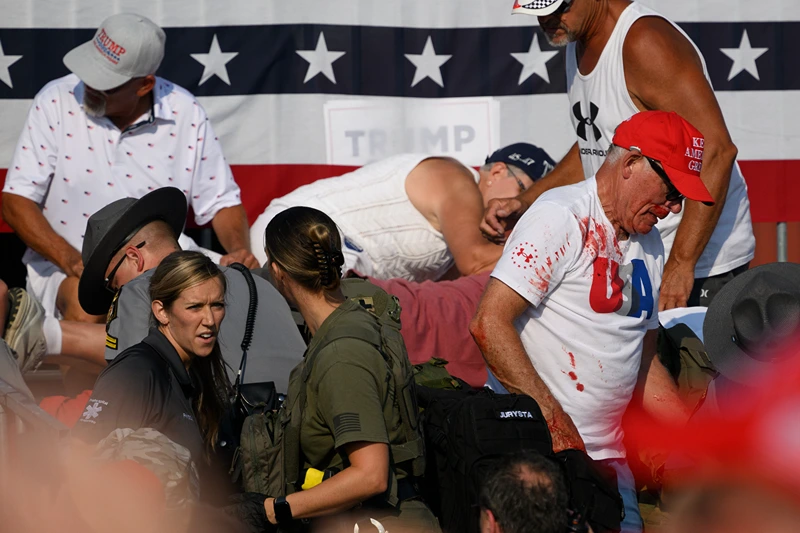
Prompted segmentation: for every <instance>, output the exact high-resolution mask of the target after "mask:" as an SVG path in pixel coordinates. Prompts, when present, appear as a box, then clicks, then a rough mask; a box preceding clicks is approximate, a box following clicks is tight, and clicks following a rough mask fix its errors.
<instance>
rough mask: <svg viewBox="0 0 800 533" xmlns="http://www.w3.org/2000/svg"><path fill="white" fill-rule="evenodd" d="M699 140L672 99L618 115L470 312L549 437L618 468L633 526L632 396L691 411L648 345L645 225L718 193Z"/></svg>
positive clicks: (650, 405) (520, 231) (649, 229)
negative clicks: (593, 160) (605, 143)
mask: <svg viewBox="0 0 800 533" xmlns="http://www.w3.org/2000/svg"><path fill="white" fill-rule="evenodd" d="M695 140H699V141H701V142H702V140H703V136H702V134H701V133H700V132H699V131H697V130H696V129H695V128H694V127H693V126H691V125H690V124H689V123H688V122H686V121H685V120H683V119H682V118H681V117H680V116H679V115H677V114H675V113H666V112H663V111H649V112H645V113H639V114H636V115H634V116H633V117H631V118H630V119H629V120H627V121H625V122H623V123H622V124H620V125H619V127H618V128H617V131H616V134H615V136H614V139H613V142H612V143H613V148H612V149H611V150H610V151H609V155H608V157H607V158H606V161H605V163H603V165H602V166H601V167H600V169H599V170H598V171H597V174H596V175H595V176H594V177H592V178H590V179H588V180H585V181H583V182H582V183H579V184H575V185H569V186H565V187H559V188H556V189H553V190H550V191H548V192H547V193H545V194H543V195H542V196H541V197H540V198H539V199H538V200H537V201H536V202H535V203H534V204H533V205H532V206H531V207H530V209H528V211H527V212H526V213H525V214H524V215H523V216H522V218H520V220H519V222H518V223H517V225H516V227H515V228H514V231H513V232H512V233H511V236H510V237H509V240H508V243H507V244H506V246H505V249H504V251H503V256H502V257H501V258H500V261H498V263H497V266H496V267H495V269H494V271H493V272H492V279H490V280H489V283H488V285H487V287H486V291H485V292H484V294H483V298H482V299H481V303H480V305H479V307H478V312H477V314H476V316H475V318H474V320H473V322H472V324H471V326H470V330H471V332H472V335H473V337H474V338H475V341H476V342H477V343H478V346H479V347H480V349H481V352H482V353H483V356H484V358H485V359H486V362H487V364H488V366H489V369H490V370H491V372H492V374H494V376H496V377H497V379H498V380H499V381H500V383H502V385H503V386H504V387H505V388H506V389H507V390H509V391H511V392H516V393H522V394H527V395H529V396H531V397H532V398H534V399H535V400H536V401H537V402H538V403H539V406H540V407H541V409H542V413H543V414H544V416H545V418H546V419H547V422H548V426H549V428H550V433H551V435H552V437H553V449H554V450H555V451H559V450H562V449H565V448H578V449H584V448H585V450H586V451H587V453H588V454H589V455H590V456H591V457H592V458H593V459H595V460H598V461H604V462H607V463H608V466H611V467H613V468H614V469H615V470H616V471H617V474H618V478H619V489H620V494H621V495H622V497H623V501H624V503H625V511H626V519H625V522H623V531H638V530H641V519H640V518H638V516H639V515H638V508H637V503H636V492H635V487H634V486H633V476H632V475H631V473H630V469H629V468H628V466H627V463H626V462H625V449H624V447H623V444H622V436H623V432H622V427H621V419H622V415H623V413H624V412H625V409H626V407H627V406H628V403H629V402H630V401H631V399H632V398H634V399H635V401H640V402H642V404H643V405H644V407H645V408H646V409H648V411H650V412H651V414H653V415H654V416H660V417H662V418H664V417H666V418H669V419H672V420H675V421H678V422H680V423H685V421H686V420H687V419H688V417H689V413H688V412H686V408H685V407H684V406H683V404H682V403H681V401H680V399H679V397H678V395H677V389H676V388H675V384H674V382H673V381H672V378H671V377H670V375H669V373H668V372H667V371H666V369H665V368H664V367H663V366H662V365H661V363H660V361H659V360H658V358H657V357H655V358H654V355H655V353H656V335H657V328H658V298H659V288H660V286H661V272H662V269H663V268H664V245H663V243H662V242H661V238H660V236H659V233H658V231H653V227H654V226H655V224H656V222H658V221H659V220H661V219H663V218H665V217H666V216H667V215H668V214H669V213H678V212H680V210H681V201H682V200H683V198H684V197H685V198H689V199H692V200H696V201H700V202H704V203H707V204H713V199H712V197H711V195H710V194H709V192H708V190H706V188H705V186H704V185H703V182H702V181H701V180H700V167H701V158H702V155H700V154H696V153H694V152H691V151H687V148H689V147H691V146H692V145H693V142H695ZM698 155H699V157H697V156H698ZM634 391H636V394H634Z"/></svg>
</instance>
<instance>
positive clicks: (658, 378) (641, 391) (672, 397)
mask: <svg viewBox="0 0 800 533" xmlns="http://www.w3.org/2000/svg"><path fill="white" fill-rule="evenodd" d="M657 339H658V330H657V329H651V330H648V332H647V333H646V334H645V336H644V345H643V347H642V365H641V366H640V367H639V377H638V380H637V383H636V390H635V392H634V396H633V403H634V405H637V404H638V405H641V406H642V408H644V410H645V411H646V412H647V413H648V414H650V415H652V416H653V417H655V418H656V419H658V420H660V421H664V422H672V423H676V424H685V423H686V422H687V421H688V420H689V417H690V416H691V414H692V413H691V410H689V408H688V407H687V406H686V405H684V403H683V402H682V401H681V399H680V396H678V387H677V385H675V382H674V381H673V379H672V376H670V374H669V372H668V371H667V369H666V368H664V365H663V364H661V360H660V359H659V358H658V357H657V356H656V349H657Z"/></svg>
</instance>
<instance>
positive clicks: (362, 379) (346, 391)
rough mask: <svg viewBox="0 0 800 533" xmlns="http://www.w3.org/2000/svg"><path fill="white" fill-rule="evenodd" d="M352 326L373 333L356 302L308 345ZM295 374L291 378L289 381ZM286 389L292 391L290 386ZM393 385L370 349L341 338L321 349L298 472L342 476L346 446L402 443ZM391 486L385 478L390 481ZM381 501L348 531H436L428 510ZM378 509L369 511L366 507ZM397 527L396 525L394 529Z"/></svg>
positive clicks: (401, 473)
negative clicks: (371, 526)
mask: <svg viewBox="0 0 800 533" xmlns="http://www.w3.org/2000/svg"><path fill="white" fill-rule="evenodd" d="M353 321H357V322H362V323H366V324H369V325H372V326H373V327H378V326H377V322H376V321H375V318H374V317H373V316H372V315H371V314H370V313H369V312H367V311H365V310H364V309H363V308H362V307H361V306H360V305H359V303H358V302H356V301H353V300H346V301H345V302H344V303H342V304H341V305H340V306H339V308H337V309H336V310H335V311H334V312H333V313H332V314H331V315H330V316H329V317H328V318H327V319H326V320H325V321H324V322H323V323H322V325H321V327H320V328H319V330H318V331H317V332H316V334H315V335H314V338H313V339H312V340H311V344H310V345H309V348H308V352H307V353H311V352H312V351H313V350H314V348H315V345H316V344H319V343H324V342H325V337H326V335H327V334H328V333H329V332H330V331H334V330H335V328H337V326H338V327H342V326H343V325H344V324H345V323H349V324H352V323H353ZM299 374H300V373H298V372H293V376H292V378H291V379H295V378H296V376H298V375H299ZM289 389H290V390H292V389H293V387H292V386H291V385H290V386H289ZM394 389H395V385H394V380H393V379H392V373H391V370H390V369H389V367H388V365H387V363H386V361H385V360H384V358H383V356H382V355H381V353H380V352H379V351H378V350H377V349H376V348H375V346H373V345H372V344H370V343H368V342H365V341H362V340H360V339H356V338H352V337H347V338H339V339H337V340H334V341H332V342H330V343H328V344H327V345H325V346H323V347H322V348H321V349H320V350H319V352H318V354H317V356H316V357H315V358H314V361H313V368H312V370H311V373H310V375H309V379H308V382H307V389H306V390H307V392H306V394H307V401H306V406H305V409H303V416H302V424H301V427H300V445H301V450H302V454H303V457H304V461H305V464H304V469H305V468H309V467H313V468H316V469H318V470H326V469H331V468H333V469H336V470H342V469H344V468H346V467H347V466H348V465H349V464H348V462H347V456H346V454H345V453H344V451H343V450H342V446H343V445H345V444H348V443H351V442H375V443H383V444H387V445H391V444H401V443H402V436H403V432H402V429H403V428H402V420H401V416H400V413H399V410H398V408H397V405H396V403H395V401H394V392H395V391H394ZM391 475H393V476H395V477H396V479H397V480H401V479H405V478H406V477H407V476H408V475H409V472H407V471H406V470H405V469H404V468H403V465H399V466H395V465H394V464H393V465H392V472H391V473H390V476H391ZM390 485H391V477H390ZM381 500H382V498H381V496H378V497H376V498H374V499H373V500H370V502H369V503H367V504H365V507H364V508H363V509H360V510H359V511H358V512H354V513H352V514H353V517H352V521H347V523H349V524H350V525H349V530H350V531H352V529H353V523H354V521H355V520H357V519H364V518H376V519H378V520H380V521H381V523H382V524H383V525H384V526H385V527H386V528H387V529H389V530H391V524H397V521H398V520H400V521H402V523H403V525H407V524H408V522H409V521H414V522H415V523H421V524H422V525H423V526H429V527H431V528H435V529H438V525H437V523H436V519H435V518H434V517H433V514H432V513H431V512H430V510H429V509H428V507H427V506H426V505H425V504H424V503H423V502H422V501H420V500H418V499H411V500H406V501H403V502H401V503H400V506H399V513H398V510H397V509H393V508H391V507H390V506H389V505H388V504H385V503H382V502H381ZM373 501H374V502H377V503H378V505H376V506H372V505H371V503H372V502H373ZM398 525H399V524H398Z"/></svg>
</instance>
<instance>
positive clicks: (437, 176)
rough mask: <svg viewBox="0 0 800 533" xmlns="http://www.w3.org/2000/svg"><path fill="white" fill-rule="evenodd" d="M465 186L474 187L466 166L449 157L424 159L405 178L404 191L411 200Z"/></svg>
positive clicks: (472, 178)
mask: <svg viewBox="0 0 800 533" xmlns="http://www.w3.org/2000/svg"><path fill="white" fill-rule="evenodd" d="M465 187H467V188H470V189H475V178H474V177H473V175H472V172H471V171H470V170H469V169H468V168H467V167H465V166H464V165H463V164H461V163H460V162H459V161H456V160H455V159H452V158H450V157H430V158H428V159H425V160H424V161H422V162H421V163H420V164H419V165H417V166H416V167H415V168H414V170H412V171H411V173H410V174H409V175H408V177H407V178H406V192H407V194H408V195H409V197H410V198H412V200H413V197H423V196H425V197H430V196H432V195H433V196H435V195H437V194H438V193H447V192H449V193H452V192H453V191H456V190H458V189H462V188H465ZM476 190H477V189H476Z"/></svg>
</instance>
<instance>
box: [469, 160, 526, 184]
mask: <svg viewBox="0 0 800 533" xmlns="http://www.w3.org/2000/svg"><path fill="white" fill-rule="evenodd" d="M495 163H504V164H505V165H506V166H507V167H509V168H511V172H513V173H514V174H516V175H517V176H519V175H520V174H522V175H524V176H527V177H528V178H529V179H530V180H531V181H535V180H534V179H533V178H531V177H530V175H529V174H528V173H527V172H525V171H524V170H522V169H521V168H519V167H518V166H517V165H512V164H510V163H506V162H505V161H493V162H491V163H485V164H484V165H483V166H482V167H481V168H480V170H481V172H489V171H490V170H491V169H492V166H493V165H494V164H495Z"/></svg>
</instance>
